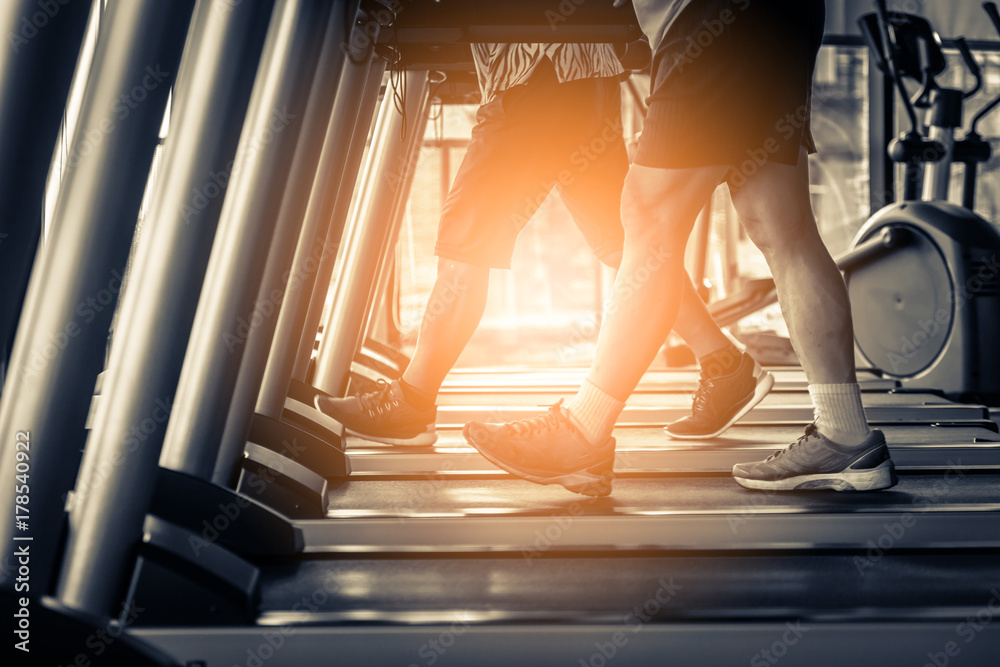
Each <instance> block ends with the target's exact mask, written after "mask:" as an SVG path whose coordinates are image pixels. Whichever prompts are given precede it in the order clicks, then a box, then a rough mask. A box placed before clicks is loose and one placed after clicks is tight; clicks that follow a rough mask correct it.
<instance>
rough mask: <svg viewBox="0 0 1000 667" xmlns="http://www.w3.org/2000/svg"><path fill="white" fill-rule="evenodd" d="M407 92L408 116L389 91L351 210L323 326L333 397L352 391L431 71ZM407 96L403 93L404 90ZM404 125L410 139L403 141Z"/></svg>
mask: <svg viewBox="0 0 1000 667" xmlns="http://www.w3.org/2000/svg"><path fill="white" fill-rule="evenodd" d="M401 81H402V82H404V85H403V87H404V88H405V95H404V98H405V99H404V103H403V106H404V108H403V113H400V112H399V111H398V110H397V109H396V108H395V102H394V99H393V98H394V94H395V89H394V88H393V87H390V89H387V90H386V94H385V98H384V99H383V100H382V110H381V111H380V116H379V121H380V124H379V126H377V127H376V133H375V139H374V140H373V143H372V150H371V152H370V153H369V161H368V169H366V170H365V171H366V172H367V173H366V177H367V182H366V183H362V189H361V190H360V192H359V196H358V198H357V201H356V206H355V207H354V210H353V212H352V219H351V227H350V229H349V230H348V237H347V243H348V245H347V246H346V247H345V248H344V253H343V257H342V260H341V263H340V267H341V270H340V271H338V276H337V281H336V285H335V287H334V296H333V306H332V308H331V309H330V313H329V316H328V318H327V321H326V326H325V327H324V333H323V340H322V342H321V343H320V348H319V355H318V357H317V362H316V382H315V384H316V386H317V387H319V388H320V389H322V390H323V391H325V392H327V393H328V394H332V395H334V396H341V395H343V393H344V392H345V390H346V389H347V379H348V373H349V371H350V368H351V361H352V360H353V359H354V355H355V353H356V352H357V349H358V345H359V344H360V337H361V335H362V334H363V333H364V330H363V329H362V327H363V326H364V318H365V313H366V312H367V308H368V301H369V296H370V292H371V287H372V284H373V283H374V282H375V280H376V278H377V271H378V261H379V256H380V255H381V250H382V247H383V245H384V243H385V240H386V236H387V234H389V232H390V227H391V224H392V208H393V204H394V203H395V193H396V192H397V190H398V189H399V186H400V183H401V180H402V179H401V177H400V176H399V175H398V172H397V171H394V170H398V169H400V168H402V167H403V166H404V164H405V160H406V154H407V150H408V148H409V141H408V139H409V138H410V137H409V135H410V134H411V133H414V132H415V131H416V130H417V129H418V128H420V127H422V125H421V124H420V123H418V122H416V120H417V118H419V117H420V116H419V114H421V113H425V103H424V100H425V99H426V97H427V91H428V73H427V70H412V71H408V72H405V73H404V74H403V76H402V77H401ZM399 93H403V91H399ZM403 127H405V128H406V130H407V137H403V138H402V139H401V138H400V132H401V130H402V129H403Z"/></svg>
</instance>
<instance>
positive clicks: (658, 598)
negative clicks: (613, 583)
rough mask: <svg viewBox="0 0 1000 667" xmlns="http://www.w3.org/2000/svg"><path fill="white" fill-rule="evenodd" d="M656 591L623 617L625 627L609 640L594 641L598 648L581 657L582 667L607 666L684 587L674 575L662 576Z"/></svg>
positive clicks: (595, 646) (580, 663)
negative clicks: (675, 581) (664, 577)
mask: <svg viewBox="0 0 1000 667" xmlns="http://www.w3.org/2000/svg"><path fill="white" fill-rule="evenodd" d="M657 583H658V584H659V587H658V588H657V589H656V592H655V593H653V595H651V596H650V597H649V598H647V599H646V600H645V601H644V602H643V603H642V604H641V605H636V606H635V607H633V608H632V610H631V611H630V612H628V613H627V614H625V616H624V617H623V618H622V624H623V626H624V627H623V628H622V629H621V630H617V631H615V632H614V633H613V634H612V635H611V637H609V638H608V640H607V641H599V642H594V648H595V649H596V650H595V651H594V652H593V653H591V654H590V655H589V656H587V657H586V658H580V662H579V665H580V667H605V665H607V664H608V663H609V662H610V661H611V660H613V659H614V657H615V656H616V655H618V652H619V651H620V650H621V649H623V648H625V646H627V645H628V643H629V641H630V640H631V638H632V636H633V635H635V634H636V633H637V632H640V631H641V630H642V628H643V627H645V625H646V624H647V623H649V622H650V621H651V620H653V619H654V618H656V616H657V615H658V614H659V613H660V612H661V611H662V610H663V608H664V607H665V606H667V605H668V604H670V602H671V601H672V600H673V599H674V598H675V597H676V596H677V593H678V592H680V591H681V590H682V589H683V588H684V587H683V586H681V585H680V584H677V583H674V578H673V577H668V578H667V579H666V580H664V579H663V578H661V579H660V580H659V581H658V582H657Z"/></svg>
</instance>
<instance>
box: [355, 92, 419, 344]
mask: <svg viewBox="0 0 1000 667" xmlns="http://www.w3.org/2000/svg"><path fill="white" fill-rule="evenodd" d="M420 104H421V108H420V109H419V110H417V111H416V112H415V119H416V123H415V124H414V125H415V127H414V128H413V131H412V132H410V133H409V138H408V143H409V145H408V146H407V148H406V154H405V156H403V158H402V162H401V163H400V164H399V165H396V166H395V167H394V168H393V169H392V171H391V172H390V173H393V174H397V173H398V178H399V186H398V188H397V189H396V193H395V195H394V197H393V204H392V214H391V216H390V218H389V227H388V231H387V233H386V235H385V239H383V241H382V252H381V253H380V254H379V258H378V268H377V269H376V272H375V276H376V279H375V281H374V282H372V286H371V291H370V292H369V294H368V309H367V310H366V311H365V318H364V322H363V324H362V327H361V336H360V338H359V340H358V346H357V347H358V349H360V346H361V345H362V344H364V341H365V340H366V338H367V337H369V336H370V335H371V331H372V327H373V322H374V320H375V319H376V318H377V311H378V309H379V307H380V305H381V304H382V302H383V299H389V298H390V297H389V295H388V294H387V291H388V287H389V285H390V284H391V280H390V278H389V277H390V275H391V271H392V269H393V267H394V266H395V262H394V261H393V260H392V259H391V258H390V254H391V253H394V252H396V243H397V242H398V241H399V230H400V228H401V227H402V224H403V214H404V213H405V212H406V203H407V201H408V200H409V198H410V188H411V186H412V185H413V176H414V174H416V172H417V163H418V162H419V161H420V148H421V146H422V145H423V142H424V133H425V132H426V131H427V115H428V113H429V111H430V95H429V94H428V95H425V96H424V97H423V99H422V100H421V103H420ZM355 351H357V350H355Z"/></svg>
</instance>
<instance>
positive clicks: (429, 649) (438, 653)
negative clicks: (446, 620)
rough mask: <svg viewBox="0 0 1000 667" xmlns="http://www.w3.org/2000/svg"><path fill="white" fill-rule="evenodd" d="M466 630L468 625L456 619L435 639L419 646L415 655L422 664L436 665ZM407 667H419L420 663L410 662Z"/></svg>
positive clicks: (428, 666)
mask: <svg viewBox="0 0 1000 667" xmlns="http://www.w3.org/2000/svg"><path fill="white" fill-rule="evenodd" d="M468 629H469V624H468V623H467V622H466V621H464V620H462V619H458V620H456V621H453V622H452V624H451V625H450V626H449V627H448V628H447V629H446V630H442V631H441V632H440V633H439V634H438V635H437V636H436V637H432V638H431V639H429V640H427V641H426V642H424V643H423V644H421V645H420V648H418V649H417V655H418V656H419V657H420V659H421V660H422V661H423V662H422V664H424V665H427V667H430V666H431V665H433V664H435V663H437V661H438V660H439V659H440V658H441V657H442V656H443V655H444V654H445V653H447V652H448V649H450V648H451V647H452V646H454V645H455V643H456V642H457V641H458V638H459V637H461V636H462V635H464V634H465V632H466V630H468ZM408 667H421V663H416V662H411V663H410V664H409V666H408Z"/></svg>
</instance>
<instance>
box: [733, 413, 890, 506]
mask: <svg viewBox="0 0 1000 667" xmlns="http://www.w3.org/2000/svg"><path fill="white" fill-rule="evenodd" d="M733 478H734V479H735V480H736V481H737V482H738V483H739V484H741V485H743V486H745V487H746V488H748V489H764V490H769V491H811V490H817V489H832V490H834V491H876V490H878V489H888V488H889V487H891V486H895V485H896V484H897V483H898V482H899V478H897V477H896V468H895V466H893V464H892V459H890V458H889V448H888V447H886V444H885V436H884V435H883V434H882V431H878V430H873V431H872V432H871V434H869V436H868V439H867V440H865V441H864V442H863V443H862V444H861V445H859V446H858V447H845V446H843V445H839V444H837V443H836V442H833V441H832V440H828V439H827V438H825V437H824V436H823V434H822V433H820V432H819V431H818V430H817V429H816V425H815V424H810V425H809V426H807V427H806V432H805V435H803V436H802V437H801V438H799V439H798V440H797V441H795V442H793V443H792V444H791V445H789V446H788V447H787V448H785V449H783V450H780V451H777V452H775V453H774V454H772V455H771V456H769V457H767V458H766V459H764V460H763V461H756V462H754V463H737V464H736V465H735V466H733Z"/></svg>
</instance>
